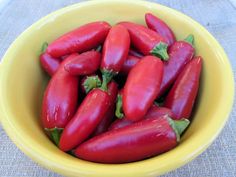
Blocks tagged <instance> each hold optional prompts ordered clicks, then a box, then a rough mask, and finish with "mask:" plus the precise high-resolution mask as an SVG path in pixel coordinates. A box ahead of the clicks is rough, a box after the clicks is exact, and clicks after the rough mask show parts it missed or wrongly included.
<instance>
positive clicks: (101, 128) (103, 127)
mask: <svg viewBox="0 0 236 177" xmlns="http://www.w3.org/2000/svg"><path fill="white" fill-rule="evenodd" d="M107 92H108V94H109V97H110V103H109V104H110V106H109V108H108V111H107V112H106V114H105V116H104V117H103V119H102V121H101V122H100V123H99V125H98V126H97V128H96V129H95V131H94V133H93V135H94V136H97V135H99V134H101V133H103V132H105V131H107V129H108V127H109V126H110V124H111V122H112V120H113V117H114V114H115V103H116V96H117V93H118V85H117V83H116V82H114V81H112V82H110V83H109V84H108V90H107Z"/></svg>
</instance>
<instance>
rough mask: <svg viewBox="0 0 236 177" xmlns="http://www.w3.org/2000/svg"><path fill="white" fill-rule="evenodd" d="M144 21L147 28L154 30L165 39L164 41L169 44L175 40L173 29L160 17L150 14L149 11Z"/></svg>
mask: <svg viewBox="0 0 236 177" xmlns="http://www.w3.org/2000/svg"><path fill="white" fill-rule="evenodd" d="M145 21H146V24H147V26H148V28H150V29H151V30H153V31H156V32H157V33H158V34H160V35H161V36H163V37H164V38H165V39H166V42H167V44H168V45H169V46H170V45H172V44H173V43H174V42H175V40H176V39H175V35H174V33H173V31H172V30H171V29H170V27H169V26H168V25H167V24H166V23H165V22H164V21H162V20H161V19H160V18H158V17H156V16H154V15H152V14H151V13H146V14H145Z"/></svg>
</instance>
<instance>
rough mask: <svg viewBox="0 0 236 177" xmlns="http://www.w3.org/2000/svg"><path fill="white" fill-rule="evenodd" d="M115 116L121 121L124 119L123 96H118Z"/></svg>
mask: <svg viewBox="0 0 236 177" xmlns="http://www.w3.org/2000/svg"><path fill="white" fill-rule="evenodd" d="M115 115H116V117H117V118H119V119H121V118H123V117H124V114H123V110H122V96H121V95H120V94H118V95H117V100H116V111H115Z"/></svg>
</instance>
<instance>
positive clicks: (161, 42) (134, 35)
mask: <svg viewBox="0 0 236 177" xmlns="http://www.w3.org/2000/svg"><path fill="white" fill-rule="evenodd" d="M119 24H121V25H123V26H124V27H126V28H127V29H128V31H129V34H130V39H131V43H132V45H133V46H134V47H135V48H137V49H138V50H139V51H140V52H142V54H144V55H150V54H153V55H155V56H157V57H160V58H162V59H163V60H167V59H168V54H167V47H168V45H167V42H166V40H165V39H164V38H163V37H162V36H160V35H159V34H158V33H156V32H154V31H152V30H150V29H148V28H146V27H145V26H142V25H139V24H135V23H132V22H121V23H119Z"/></svg>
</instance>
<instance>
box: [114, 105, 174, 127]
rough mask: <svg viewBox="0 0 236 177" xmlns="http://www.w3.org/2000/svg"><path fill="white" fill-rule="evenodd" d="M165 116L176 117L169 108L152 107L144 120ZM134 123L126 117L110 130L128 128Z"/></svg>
mask: <svg viewBox="0 0 236 177" xmlns="http://www.w3.org/2000/svg"><path fill="white" fill-rule="evenodd" d="M164 115H168V116H169V117H171V118H175V115H174V114H173V112H172V111H171V110H170V109H169V108H165V107H158V106H156V105H152V107H151V108H150V109H149V110H148V112H147V114H146V115H145V116H144V117H143V118H142V119H150V118H159V117H162V116H164ZM141 121H142V120H141ZM133 123H134V122H133V121H131V120H128V119H126V118H125V117H123V118H122V119H117V120H116V121H114V122H113V123H112V124H111V126H110V127H109V130H114V129H118V128H122V127H126V126H128V125H131V124H133Z"/></svg>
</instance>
